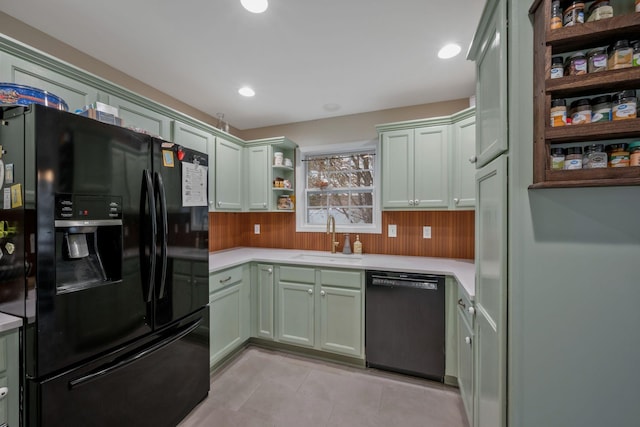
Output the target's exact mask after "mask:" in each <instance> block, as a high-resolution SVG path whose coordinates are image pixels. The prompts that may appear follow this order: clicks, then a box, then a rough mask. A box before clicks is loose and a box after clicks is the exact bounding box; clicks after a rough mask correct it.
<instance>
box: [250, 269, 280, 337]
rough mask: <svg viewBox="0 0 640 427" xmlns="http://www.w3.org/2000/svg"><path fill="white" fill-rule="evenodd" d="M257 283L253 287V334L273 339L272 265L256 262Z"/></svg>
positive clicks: (273, 296)
mask: <svg viewBox="0 0 640 427" xmlns="http://www.w3.org/2000/svg"><path fill="white" fill-rule="evenodd" d="M256 269H257V283H256V286H255V287H254V288H253V289H254V290H255V294H256V296H257V300H256V304H255V307H254V308H253V310H254V313H255V315H256V331H255V336H257V337H260V338H264V339H268V340H274V339H275V328H274V326H275V325H274V318H273V314H274V311H273V306H274V298H275V295H274V281H273V278H274V275H273V265H270V264H258V265H257V266H256Z"/></svg>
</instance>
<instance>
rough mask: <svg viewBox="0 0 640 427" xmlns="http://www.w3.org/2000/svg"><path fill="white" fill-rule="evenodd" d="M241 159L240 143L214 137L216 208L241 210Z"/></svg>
mask: <svg viewBox="0 0 640 427" xmlns="http://www.w3.org/2000/svg"><path fill="white" fill-rule="evenodd" d="M242 159H243V147H242V145H240V144H238V143H236V142H233V141H230V140H227V139H224V138H221V137H216V152H215V168H216V169H215V175H216V178H215V181H216V182H215V193H214V194H215V196H214V197H215V198H214V201H215V209H216V210H231V211H241V210H242V194H243V192H242V188H243V187H242V184H243V167H242V164H243V161H242Z"/></svg>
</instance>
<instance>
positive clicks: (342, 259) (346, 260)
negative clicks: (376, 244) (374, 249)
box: [291, 253, 362, 265]
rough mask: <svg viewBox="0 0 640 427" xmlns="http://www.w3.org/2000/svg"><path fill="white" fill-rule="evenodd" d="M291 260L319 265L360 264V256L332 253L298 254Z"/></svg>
mask: <svg viewBox="0 0 640 427" xmlns="http://www.w3.org/2000/svg"><path fill="white" fill-rule="evenodd" d="M291 259H297V260H301V261H308V262H317V263H319V264H350V265H358V264H362V256H361V255H344V254H337V253H336V254H332V253H326V254H323V253H315V254H299V255H295V256H293V257H292V258H291Z"/></svg>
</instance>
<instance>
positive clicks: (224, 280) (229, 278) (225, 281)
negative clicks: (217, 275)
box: [220, 276, 231, 283]
mask: <svg viewBox="0 0 640 427" xmlns="http://www.w3.org/2000/svg"><path fill="white" fill-rule="evenodd" d="M229 280H231V276H229V277H227V278H226V279H220V283H227V282H228V281H229Z"/></svg>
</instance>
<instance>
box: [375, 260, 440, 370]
mask: <svg viewBox="0 0 640 427" xmlns="http://www.w3.org/2000/svg"><path fill="white" fill-rule="evenodd" d="M366 281H367V289H366V294H365V296H366V301H365V337H366V338H365V352H366V358H367V366H369V367H373V368H380V369H386V370H391V371H396V372H400V373H404V374H409V375H415V376H420V377H424V378H429V379H432V380H436V381H440V382H442V381H444V364H445V342H444V341H445V314H444V306H445V302H444V295H445V292H444V282H445V281H444V276H438V275H431V274H414V273H397V272H389V271H372V270H367V272H366Z"/></svg>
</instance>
